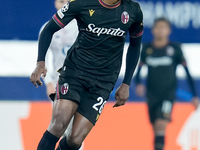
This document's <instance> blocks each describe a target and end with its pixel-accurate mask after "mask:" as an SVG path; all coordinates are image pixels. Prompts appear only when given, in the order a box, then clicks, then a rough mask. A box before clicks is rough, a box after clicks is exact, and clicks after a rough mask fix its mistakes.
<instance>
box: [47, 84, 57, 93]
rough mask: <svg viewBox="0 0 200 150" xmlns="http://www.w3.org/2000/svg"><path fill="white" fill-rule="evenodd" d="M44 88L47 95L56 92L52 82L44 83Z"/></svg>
mask: <svg viewBox="0 0 200 150" xmlns="http://www.w3.org/2000/svg"><path fill="white" fill-rule="evenodd" d="M46 89H47V96H49V95H50V94H52V93H55V92H56V89H55V87H54V85H53V83H51V82H50V83H48V84H47V85H46Z"/></svg>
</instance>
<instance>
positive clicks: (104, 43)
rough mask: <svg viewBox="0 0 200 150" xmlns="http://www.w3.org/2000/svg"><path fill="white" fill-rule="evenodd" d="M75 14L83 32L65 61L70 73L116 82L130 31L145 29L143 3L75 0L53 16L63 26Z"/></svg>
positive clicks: (137, 34)
mask: <svg viewBox="0 0 200 150" xmlns="http://www.w3.org/2000/svg"><path fill="white" fill-rule="evenodd" d="M73 18H75V19H76V20H77V23H78V27H79V35H78V37H77V40H76V42H75V44H74V45H73V46H72V48H71V49H70V50H69V52H68V55H67V58H66V60H65V63H64V66H65V67H66V68H67V69H66V72H68V73H67V74H68V75H69V74H71V75H72V76H75V77H78V78H84V79H88V80H95V82H98V85H99V86H101V83H102V81H103V82H109V83H115V81H116V80H117V77H118V74H119V71H120V68H121V63H122V54H123V48H124V42H125V37H126V34H127V31H129V34H130V37H131V38H137V37H140V36H141V35H142V33H143V24H142V20H143V15H142V11H141V9H140V6H139V4H138V3H137V2H134V1H132V0H122V1H119V2H118V3H116V4H114V5H107V4H105V3H104V2H103V1H102V0H71V1H70V2H69V3H67V4H65V5H64V6H63V8H61V9H60V10H58V11H57V13H56V14H55V15H54V16H53V20H54V21H55V22H56V23H57V24H58V25H59V26H60V27H64V26H65V25H67V24H68V23H69V22H70V21H71V20H72V19H73ZM65 67H63V68H64V69H63V70H65ZM67 70H68V71H67ZM69 72H70V73H69ZM63 73H64V72H63ZM104 86H105V85H104ZM108 86H109V85H108Z"/></svg>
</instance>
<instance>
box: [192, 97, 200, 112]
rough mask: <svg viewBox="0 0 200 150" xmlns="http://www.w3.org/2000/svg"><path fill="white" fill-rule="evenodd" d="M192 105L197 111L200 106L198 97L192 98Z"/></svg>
mask: <svg viewBox="0 0 200 150" xmlns="http://www.w3.org/2000/svg"><path fill="white" fill-rule="evenodd" d="M192 104H193V105H194V107H195V109H197V107H198V105H199V98H198V97H193V98H192Z"/></svg>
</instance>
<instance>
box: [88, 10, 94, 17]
mask: <svg viewBox="0 0 200 150" xmlns="http://www.w3.org/2000/svg"><path fill="white" fill-rule="evenodd" d="M94 12H95V10H93V9H90V10H89V13H90V17H92V15H93V14H94Z"/></svg>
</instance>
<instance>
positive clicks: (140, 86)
mask: <svg viewBox="0 0 200 150" xmlns="http://www.w3.org/2000/svg"><path fill="white" fill-rule="evenodd" d="M145 90H146V89H145V86H144V85H143V84H138V85H137V86H136V94H137V95H138V96H140V97H143V96H144V94H145Z"/></svg>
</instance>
